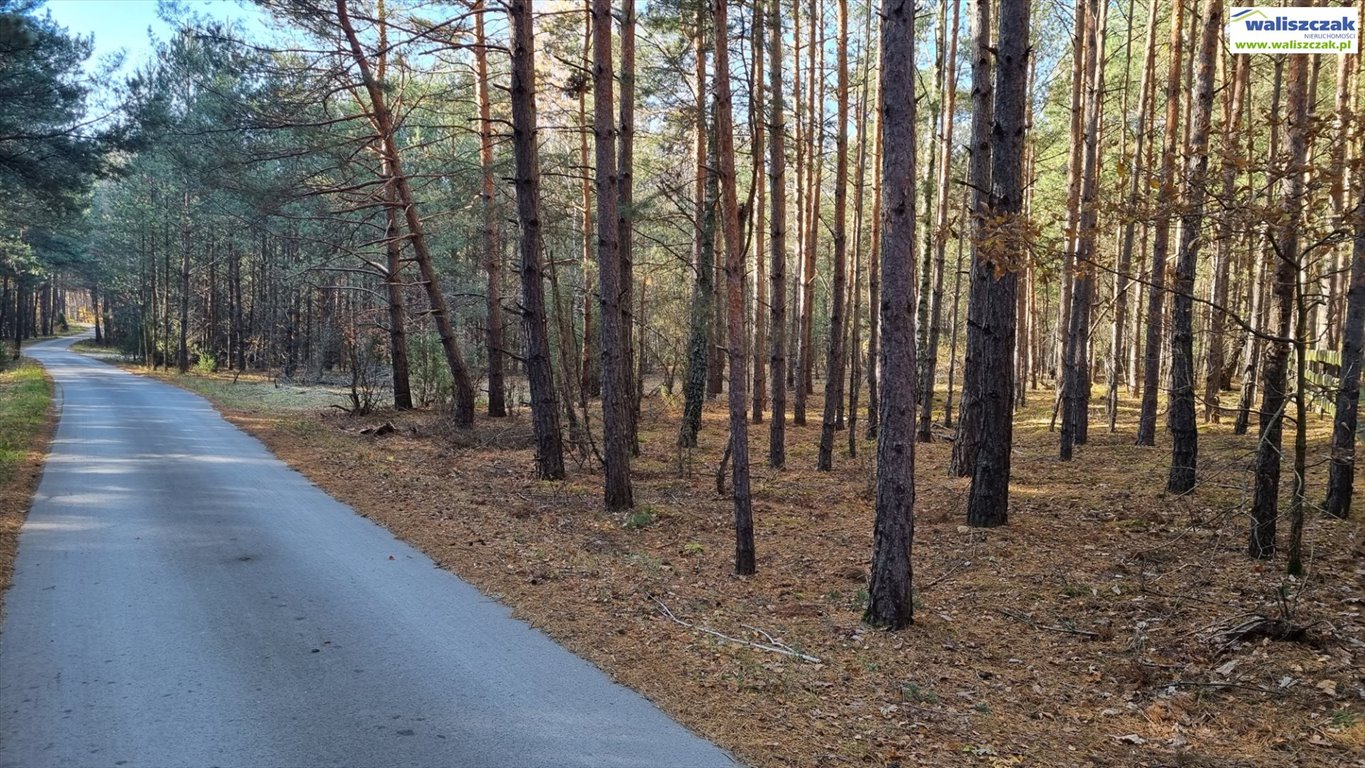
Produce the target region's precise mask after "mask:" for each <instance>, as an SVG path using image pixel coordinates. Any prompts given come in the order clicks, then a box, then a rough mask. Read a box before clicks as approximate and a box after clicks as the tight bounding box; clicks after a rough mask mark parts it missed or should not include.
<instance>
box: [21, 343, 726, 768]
mask: <svg viewBox="0 0 1365 768" xmlns="http://www.w3.org/2000/svg"><path fill="white" fill-rule="evenodd" d="M70 343H71V342H70V340H61V341H56V342H49V343H44V344H39V345H35V346H34V347H32V348H31V349H30V350H29V354H30V355H32V356H33V357H35V358H37V359H38V360H40V361H42V363H43V364H44V365H45V366H47V368H48V370H49V371H50V372H51V374H52V376H53V378H54V379H55V380H56V381H57V383H58V385H59V387H60V392H61V396H62V399H63V404H62V418H61V423H60V425H59V427H58V429H57V434H56V438H55V440H54V442H53V445H52V454H51V456H50V458H49V459H48V463H47V468H46V470H45V472H44V474H43V478H42V482H41V484H40V486H39V488H38V494H37V498H36V500H35V503H34V506H33V509H32V511H31V512H30V514H29V517H28V523H27V524H26V525H25V526H24V530H23V533H22V535H21V538H20V542H19V556H18V563H17V566H16V572H15V580H14V586H13V588H12V589H11V590H10V591H9V593H8V594H7V596H6V597H5V614H4V618H3V624H2V625H0V766H4V767H5V768H41V767H42V766H64V767H66V766H129V767H130V768H132V767H133V766H152V767H155V768H169V767H170V766H225V767H226V766H242V767H243V768H272V767H279V768H285V767H286V766H288V767H291V768H292V767H298V768H303V767H311V766H375V767H376V768H378V767H381V766H382V767H383V768H388V767H390V766H395V767H396V766H432V767H433V768H434V767H436V766H442V767H445V766H451V767H454V766H469V767H470V768H494V767H495V766H509V767H510V766H516V767H517V768H524V767H527V766H554V767H555V768H560V767H563V766H594V767H598V766H602V767H605V766H679V768H703V767H705V766H733V765H734V763H733V762H732V761H731V760H730V759H729V758H728V757H727V756H726V755H725V754H724V753H723V752H721V751H720V750H719V749H717V748H716V747H714V746H713V745H711V744H709V743H707V742H706V741H703V740H702V739H700V738H698V737H696V736H694V735H693V734H691V733H689V732H688V731H687V730H685V729H683V728H682V727H680V726H679V725H677V724H676V723H674V722H673V721H671V720H670V719H669V718H668V717H667V716H665V715H664V714H663V713H661V712H660V711H659V710H657V709H656V708H655V707H654V706H653V705H651V704H650V703H649V702H648V701H646V700H645V699H644V698H642V697H640V696H639V695H637V694H635V693H633V692H631V691H629V690H627V689H625V688H623V687H621V686H618V685H615V684H613V683H612V682H611V681H610V680H609V679H608V678H607V677H606V676H605V675H603V674H602V673H601V672H600V671H598V670H597V669H596V668H594V667H593V666H591V665H589V664H588V663H586V662H584V661H582V660H581V659H579V658H577V657H576V656H574V655H572V654H570V653H569V652H568V651H566V650H564V649H562V648H560V647H559V646H557V645H555V644H554V643H553V642H551V641H550V640H549V639H548V638H546V637H545V636H544V635H542V634H540V633H539V632H537V631H535V630H533V629H531V628H529V627H527V626H526V625H525V624H522V623H521V622H518V621H516V620H514V619H512V618H510V617H509V615H508V611H507V610H506V609H505V608H503V607H500V606H499V605H497V604H496V603H493V602H491V601H490V600H488V599H487V598H485V597H483V596H482V595H480V594H479V593H478V592H477V591H475V590H474V589H473V588H472V587H470V586H469V585H467V584H465V583H464V582H462V581H460V580H459V579H457V578H456V577H454V576H453V575H451V574H449V573H447V572H446V571H443V570H441V569H439V568H437V567H436V566H435V565H434V564H433V563H432V561H431V560H429V559H427V557H426V556H424V555H422V554H421V553H420V552H417V551H416V550H414V549H412V548H411V547H409V546H407V545H405V544H403V543H402V542H400V541H398V540H397V539H395V538H394V537H393V536H391V535H390V534H389V533H388V532H387V531H385V530H384V529H382V528H380V527H379V526H377V525H375V524H373V523H371V522H369V521H368V520H365V519H364V518H361V517H360V516H358V515H356V514H355V513H354V512H353V511H352V510H351V509H350V508H348V507H345V506H343V505H342V504H340V503H338V502H336V501H334V500H332V499H331V498H330V497H328V496H327V495H326V494H325V493H323V492H322V491H320V490H318V489H317V488H316V487H314V486H312V485H311V484H310V483H309V482H308V481H307V480H306V479H304V478H303V477H302V476H301V475H299V474H297V473H295V472H294V471H292V470H290V469H289V468H288V467H287V466H285V465H284V464H283V463H281V462H280V461H279V460H277V459H276V458H275V457H274V456H272V455H271V454H270V453H269V452H268V451H267V450H266V449H265V448H264V447H263V446H262V445H261V444H260V443H259V442H257V441H256V440H255V439H254V438H252V437H250V436H248V435H246V434H245V433H243V432H241V431H239V430H238V429H236V428H235V427H233V426H231V425H230V424H228V423H227V422H225V421H224V420H223V419H222V418H221V417H220V416H219V415H218V414H217V413H216V412H215V411H214V410H213V409H212V408H211V407H210V406H209V405H208V404H207V403H206V402H205V401H204V400H202V399H200V398H198V397H196V396H194V395H191V394H189V393H187V392H184V391H182V390H180V389H177V388H175V387H171V386H168V385H165V384H161V383H159V382H156V381H153V380H150V379H146V378H141V377H137V376H133V375H131V374H128V373H125V372H123V371H120V370H118V369H116V368H114V367H112V366H109V365H105V364H102V363H99V362H96V361H92V360H91V359H89V358H86V357H82V356H80V355H77V354H74V353H72V352H70V351H68V350H67V347H68V346H69V345H70Z"/></svg>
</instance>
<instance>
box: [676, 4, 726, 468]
mask: <svg viewBox="0 0 1365 768" xmlns="http://www.w3.org/2000/svg"><path fill="white" fill-rule="evenodd" d="M704 6H705V3H702V2H698V3H697V19H696V30H695V36H696V44H695V48H696V71H695V86H696V89H697V115H696V123H695V126H694V131H695V133H696V135H695V145H694V152H695V154H696V174H697V175H696V178H695V179H694V181H693V185H692V195H693V207H692V215H693V221H694V222H695V228H694V230H693V235H692V270H693V273H694V275H695V278H696V280H695V282H694V283H693V285H692V302H691V322H690V332H689V334H688V344H687V375H686V378H685V379H684V380H683V416H682V423H681V425H680V426H679V428H678V445H679V446H682V447H684V448H695V447H696V446H697V432H698V431H699V430H700V429H701V410H702V405H703V404H704V401H705V399H706V381H707V369H708V367H709V366H710V362H711V316H712V302H713V301H715V284H714V280H715V242H716V239H715V225H714V217H715V206H714V204H713V203H714V197H713V190H716V185H715V180H714V177H713V174H712V173H711V168H710V165H709V164H708V162H707V154H708V149H709V146H708V145H709V143H710V140H711V136H712V131H709V130H707V120H706V93H707V89H706V16H705V9H704ZM716 193H717V194H718V190H717V192H716Z"/></svg>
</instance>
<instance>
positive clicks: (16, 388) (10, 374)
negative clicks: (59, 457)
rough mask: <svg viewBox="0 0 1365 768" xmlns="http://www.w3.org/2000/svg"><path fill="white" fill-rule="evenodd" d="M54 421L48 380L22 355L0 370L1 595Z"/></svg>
mask: <svg viewBox="0 0 1365 768" xmlns="http://www.w3.org/2000/svg"><path fill="white" fill-rule="evenodd" d="M55 424H56V419H55V414H54V413H53V411H52V384H51V382H50V381H48V379H47V378H46V377H45V376H44V375H43V369H42V367H41V366H39V365H38V364H37V363H35V362H33V361H31V360H23V361H21V362H19V363H16V364H13V365H11V366H10V367H8V368H4V369H0V594H3V592H4V590H5V589H7V588H8V587H9V583H10V576H11V574H12V573H13V572H14V554H15V548H16V547H17V545H18V543H19V529H20V527H21V526H22V525H23V524H24V517H25V515H26V514H27V513H28V508H29V503H30V502H31V501H32V499H33V491H34V489H35V488H36V487H37V485H38V477H39V474H40V470H41V468H42V464H43V457H44V455H45V450H44V449H45V448H46V446H47V441H48V438H50V437H51V435H52V428H53V426H54V425H55Z"/></svg>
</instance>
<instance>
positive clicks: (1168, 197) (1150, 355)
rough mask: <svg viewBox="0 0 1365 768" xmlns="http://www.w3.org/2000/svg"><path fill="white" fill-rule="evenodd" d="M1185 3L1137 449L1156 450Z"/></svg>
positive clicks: (1176, 36)
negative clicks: (1152, 447)
mask: <svg viewBox="0 0 1365 768" xmlns="http://www.w3.org/2000/svg"><path fill="white" fill-rule="evenodd" d="M1184 18H1185V0H1175V3H1174V5H1173V7H1172V8H1171V47H1170V59H1171V61H1170V69H1169V70H1168V71H1167V73H1166V127H1165V140H1164V143H1163V144H1162V151H1161V172H1160V175H1159V176H1158V182H1157V183H1158V188H1157V195H1156V207H1157V210H1156V216H1157V221H1156V229H1155V231H1154V233H1153V235H1152V266H1151V274H1150V275H1149V277H1148V287H1147V339H1146V343H1145V346H1144V349H1145V352H1144V353H1143V362H1142V412H1141V414H1140V415H1139V416H1138V432H1137V444H1138V445H1156V410H1157V395H1158V394H1159V388H1158V383H1159V381H1160V379H1161V348H1162V342H1163V341H1164V338H1165V336H1164V333H1165V320H1166V311H1165V308H1166V256H1167V252H1168V251H1169V250H1170V238H1171V210H1172V208H1173V207H1174V205H1175V200H1174V197H1175V159H1176V152H1177V149H1178V147H1179V143H1178V142H1179V141H1180V130H1179V125H1180V69H1181V68H1180V56H1181V53H1182V51H1183V50H1184V45H1185V41H1184V37H1183V35H1184V26H1185V22H1184Z"/></svg>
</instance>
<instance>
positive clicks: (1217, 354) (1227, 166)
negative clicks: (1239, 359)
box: [1204, 8, 1251, 423]
mask: <svg viewBox="0 0 1365 768" xmlns="http://www.w3.org/2000/svg"><path fill="white" fill-rule="evenodd" d="M1220 10H1221V8H1220ZM1233 58H1234V59H1235V60H1236V65H1235V69H1234V70H1233V76H1232V91H1231V96H1230V98H1229V101H1228V107H1227V114H1226V118H1227V119H1226V120H1225V121H1224V124H1223V167H1222V198H1223V205H1232V204H1233V203H1234V201H1235V199H1236V194H1237V163H1236V158H1237V151H1238V148H1239V146H1240V144H1241V136H1242V123H1241V117H1242V101H1243V100H1244V99H1245V98H1246V90H1247V78H1248V73H1249V72H1250V71H1251V57H1249V56H1234V57H1233ZM1234 242H1235V227H1234V225H1233V221H1232V217H1231V216H1223V217H1222V218H1221V220H1220V221H1219V226H1218V248H1217V259H1216V261H1215V263H1214V267H1213V285H1212V286H1211V287H1210V289H1209V295H1210V298H1211V299H1212V302H1213V306H1212V307H1210V308H1209V323H1208V325H1209V338H1208V345H1207V354H1206V365H1205V369H1204V420H1205V421H1209V422H1214V423H1217V422H1218V421H1219V420H1220V418H1221V415H1222V414H1221V408H1220V404H1219V400H1220V396H1221V393H1222V391H1223V379H1224V371H1223V369H1224V366H1225V365H1226V363H1225V362H1224V361H1225V356H1224V348H1225V347H1226V345H1227V341H1226V337H1227V313H1226V311H1225V310H1224V309H1222V308H1223V307H1227V305H1228V292H1229V291H1228V288H1229V281H1230V279H1231V274H1232V261H1233V258H1232V254H1233V250H1232V245H1233V243H1234Z"/></svg>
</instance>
